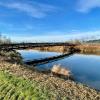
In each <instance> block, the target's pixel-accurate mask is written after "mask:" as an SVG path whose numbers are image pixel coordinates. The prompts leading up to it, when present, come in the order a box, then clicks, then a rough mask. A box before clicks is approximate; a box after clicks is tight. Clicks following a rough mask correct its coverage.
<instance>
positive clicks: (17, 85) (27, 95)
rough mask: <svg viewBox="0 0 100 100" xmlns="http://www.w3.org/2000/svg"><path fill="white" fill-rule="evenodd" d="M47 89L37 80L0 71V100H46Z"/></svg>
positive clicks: (47, 96)
mask: <svg viewBox="0 0 100 100" xmlns="http://www.w3.org/2000/svg"><path fill="white" fill-rule="evenodd" d="M50 96H51V95H50V94H49V91H48V90H47V89H46V88H44V87H41V86H40V85H39V84H38V83H37V82H35V81H34V82H33V81H32V82H31V81H29V80H25V79H23V78H19V77H15V76H12V75H10V74H9V73H7V72H3V71H0V100H2V99H5V100H21V99H24V100H48V99H50V98H51V97H50Z"/></svg>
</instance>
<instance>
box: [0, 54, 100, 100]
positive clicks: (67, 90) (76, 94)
mask: <svg viewBox="0 0 100 100" xmlns="http://www.w3.org/2000/svg"><path fill="white" fill-rule="evenodd" d="M15 55H18V54H17V53H15ZM14 57H15V56H14ZM17 57H18V59H19V58H20V55H18V56H17ZM12 58H13V57H12ZM12 58H10V59H9V60H7V59H8V58H7V57H6V58H5V56H2V55H1V56H0V70H1V71H6V72H8V73H10V74H11V75H14V76H15V77H22V78H24V79H25V80H27V79H28V80H30V81H35V82H37V83H39V84H40V87H45V88H46V89H48V90H49V92H50V93H51V94H50V95H51V96H52V98H51V97H50V98H49V97H48V99H50V100H58V98H59V100H67V99H69V100H72V99H75V100H99V99H100V92H98V91H96V90H94V89H91V88H89V87H87V86H85V85H83V84H81V83H75V82H73V81H70V80H66V81H65V80H64V79H61V78H58V77H54V76H52V77H51V76H50V75H49V74H48V73H47V74H44V73H41V72H38V71H36V70H35V69H30V68H28V66H26V65H24V64H23V63H21V62H19V61H18V62H17V63H16V61H14V58H13V61H12ZM15 58H16V57H15ZM20 61H21V59H20ZM26 67H27V68H26ZM44 93H45V92H44ZM36 100H37V99H36ZM44 100H47V99H44Z"/></svg>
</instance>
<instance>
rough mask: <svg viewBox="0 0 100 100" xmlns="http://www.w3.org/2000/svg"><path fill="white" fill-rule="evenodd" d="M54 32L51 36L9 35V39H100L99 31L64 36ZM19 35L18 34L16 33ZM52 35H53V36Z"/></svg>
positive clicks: (35, 40)
mask: <svg viewBox="0 0 100 100" xmlns="http://www.w3.org/2000/svg"><path fill="white" fill-rule="evenodd" d="M52 33H54V32H50V33H49V34H47V35H46V34H44V35H43V34H42V35H35V36H33V35H32V34H26V35H24V36H23V35H22V34H18V35H17V36H13V35H12V34H11V35H9V38H11V39H12V41H19V42H22V41H27V42H64V41H67V40H75V39H79V40H92V39H100V30H97V31H87V32H77V33H76V32H72V33H71V32H70V33H68V32H64V33H63V32H61V33H62V34H56V33H55V34H54V35H53V34H52ZM58 33H59V32H58ZM16 34H17V33H16ZM51 34H52V35H51Z"/></svg>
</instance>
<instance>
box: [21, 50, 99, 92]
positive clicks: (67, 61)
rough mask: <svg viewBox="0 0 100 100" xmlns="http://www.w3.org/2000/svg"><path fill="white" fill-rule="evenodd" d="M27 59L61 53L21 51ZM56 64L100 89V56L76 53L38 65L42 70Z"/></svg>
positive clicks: (77, 79)
mask: <svg viewBox="0 0 100 100" xmlns="http://www.w3.org/2000/svg"><path fill="white" fill-rule="evenodd" d="M20 53H21V54H22V56H23V58H24V61H25V60H30V59H36V58H41V57H43V58H44V57H48V56H54V55H58V54H60V53H54V52H53V53H52V52H39V51H27V52H26V51H23V52H20ZM54 64H61V65H62V66H64V67H67V68H69V70H71V72H72V73H73V75H74V77H75V80H76V81H78V82H82V83H84V84H86V85H89V86H91V87H93V88H96V89H99V90H100V56H97V55H83V54H74V55H73V56H70V57H69V58H66V57H65V58H64V59H60V60H58V61H54V62H50V63H47V64H43V65H39V66H37V68H38V69H40V70H48V69H50V68H51V67H52V66H53V65H54Z"/></svg>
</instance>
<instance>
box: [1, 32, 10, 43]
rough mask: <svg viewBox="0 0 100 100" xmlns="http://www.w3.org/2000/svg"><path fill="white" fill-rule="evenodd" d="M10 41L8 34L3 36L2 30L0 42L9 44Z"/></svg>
mask: <svg viewBox="0 0 100 100" xmlns="http://www.w3.org/2000/svg"><path fill="white" fill-rule="evenodd" d="M9 43H11V40H10V39H9V38H7V37H6V36H3V35H2V34H1V32H0V44H9Z"/></svg>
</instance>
